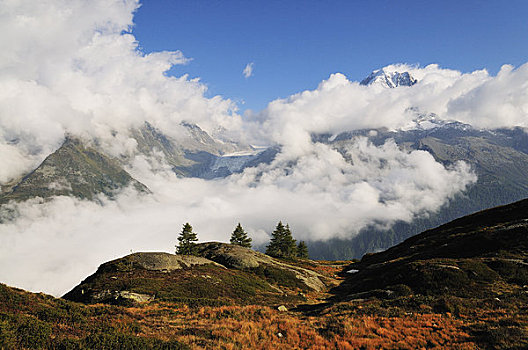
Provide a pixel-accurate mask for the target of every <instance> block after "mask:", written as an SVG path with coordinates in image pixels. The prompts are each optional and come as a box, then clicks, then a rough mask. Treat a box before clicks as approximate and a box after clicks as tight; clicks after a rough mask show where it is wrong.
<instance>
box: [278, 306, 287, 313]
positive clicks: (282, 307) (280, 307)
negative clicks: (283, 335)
mask: <svg viewBox="0 0 528 350" xmlns="http://www.w3.org/2000/svg"><path fill="white" fill-rule="evenodd" d="M277 310H279V311H280V312H287V311H288V309H287V308H286V306H284V305H281V306H279V307H278V308H277Z"/></svg>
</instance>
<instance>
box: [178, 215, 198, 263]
mask: <svg viewBox="0 0 528 350" xmlns="http://www.w3.org/2000/svg"><path fill="white" fill-rule="evenodd" d="M178 241H179V243H178V245H177V246H176V254H183V255H195V254H196V243H195V242H197V241H198V237H197V236H196V233H195V232H193V228H192V226H191V225H190V224H189V223H188V222H187V223H185V225H183V229H182V232H181V233H180V236H179V237H178Z"/></svg>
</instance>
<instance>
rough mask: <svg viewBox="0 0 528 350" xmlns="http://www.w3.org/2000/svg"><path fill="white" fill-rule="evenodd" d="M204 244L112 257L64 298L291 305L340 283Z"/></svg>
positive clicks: (248, 252) (236, 250)
mask: <svg viewBox="0 0 528 350" xmlns="http://www.w3.org/2000/svg"><path fill="white" fill-rule="evenodd" d="M199 250H200V255H202V256H203V257H202V256H187V255H174V254H168V253H134V254H131V255H128V256H126V257H123V258H120V259H117V260H113V261H110V262H108V263H105V264H103V265H101V266H100V267H99V269H98V270H97V272H96V273H95V274H93V275H92V276H90V277H88V278H87V279H86V280H84V281H83V282H82V283H81V284H80V285H78V286H77V287H75V288H74V289H73V290H72V291H70V292H68V293H67V294H66V295H65V296H64V298H65V299H68V300H73V301H80V302H85V303H98V302H106V303H112V304H130V303H134V302H135V301H140V302H141V301H150V300H156V301H165V302H174V303H184V304H192V305H215V306H218V305H233V304H239V305H240V304H242V305H248V304H256V305H275V304H285V305H287V306H288V307H289V306H291V305H296V304H299V303H303V302H306V301H307V297H306V295H309V296H310V297H311V298H312V299H314V298H317V297H320V296H321V295H322V294H321V292H324V291H325V290H327V289H328V286H330V285H332V284H333V283H335V282H334V281H332V280H329V279H328V278H327V277H325V276H323V275H321V274H319V273H317V272H315V271H313V270H310V269H306V268H303V267H300V266H296V265H293V264H292V263H288V262H283V261H279V260H276V259H273V258H270V257H269V256H267V255H264V254H262V253H258V252H255V251H252V250H250V249H246V248H242V247H239V246H233V245H230V244H225V243H202V244H200V246H199ZM325 283H326V284H325Z"/></svg>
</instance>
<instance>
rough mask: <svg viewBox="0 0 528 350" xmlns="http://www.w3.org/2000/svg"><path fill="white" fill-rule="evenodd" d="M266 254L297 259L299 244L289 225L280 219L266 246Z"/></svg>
mask: <svg viewBox="0 0 528 350" xmlns="http://www.w3.org/2000/svg"><path fill="white" fill-rule="evenodd" d="M266 254H268V255H269V256H273V257H276V258H285V259H295V258H296V257H297V245H296V243H295V240H294V239H293V237H292V233H291V231H290V226H289V225H286V227H285V226H284V225H283V224H282V221H279V223H278V224H277V227H276V228H275V231H273V232H272V233H271V240H270V243H269V245H268V246H267V247H266Z"/></svg>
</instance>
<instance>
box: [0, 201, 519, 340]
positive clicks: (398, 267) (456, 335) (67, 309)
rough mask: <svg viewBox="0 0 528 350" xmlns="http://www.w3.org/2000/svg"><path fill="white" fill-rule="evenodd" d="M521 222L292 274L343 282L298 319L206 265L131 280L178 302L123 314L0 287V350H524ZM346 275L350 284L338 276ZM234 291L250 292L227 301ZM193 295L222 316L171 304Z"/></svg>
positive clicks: (508, 219) (503, 215)
mask: <svg viewBox="0 0 528 350" xmlns="http://www.w3.org/2000/svg"><path fill="white" fill-rule="evenodd" d="M526 219H528V200H526V201H521V202H518V203H514V204H512V205H509V206H505V207H500V208H495V209H492V210H489V211H485V212H481V213H477V214H474V215H472V216H468V217H464V218H461V219H459V220H455V221H453V222H451V223H449V224H446V225H444V226H441V227H439V228H437V229H435V230H430V231H427V232H424V233H422V234H420V235H417V236H415V237H412V238H410V239H408V240H407V241H405V242H403V243H402V244H400V245H398V246H396V247H394V248H392V249H389V250H388V251H386V252H382V253H378V254H374V255H367V256H365V257H364V258H363V259H362V260H361V261H360V262H358V263H355V264H353V265H349V264H350V262H349V263H347V262H341V263H335V262H317V261H301V262H298V263H297V264H298V265H299V266H303V267H305V268H310V269H312V270H315V271H318V272H322V273H324V274H325V275H326V277H327V278H328V279H334V280H335V281H336V282H338V281H339V280H338V278H336V277H335V275H336V274H339V273H340V272H341V271H342V273H341V276H342V277H341V278H345V281H344V282H343V283H342V284H341V285H340V287H338V288H334V289H333V290H332V293H333V294H334V296H333V297H332V298H330V299H328V300H326V302H320V303H319V304H311V305H303V304H304V301H302V300H300V299H297V300H292V301H291V303H290V304H288V306H292V307H293V306H296V307H295V308H291V309H290V311H288V312H279V311H278V310H277V308H276V307H277V306H278V305H279V304H282V303H283V302H284V301H285V300H286V299H285V298H284V295H282V298H281V297H279V296H280V295H278V294H277V295H275V297H274V296H273V292H272V291H269V293H270V294H268V296H269V298H267V297H266V292H267V291H266V287H264V286H266V284H264V283H265V282H269V281H267V280H266V278H265V276H262V277H258V275H257V276H255V274H254V272H250V271H249V272H248V271H240V270H236V271H234V270H229V269H223V268H220V269H221V270H222V272H220V270H218V269H216V268H215V267H214V266H213V265H211V266H209V265H202V266H199V267H198V268H196V267H195V268H190V269H187V270H179V272H178V273H177V274H178V275H179V276H176V275H175V276H170V274H167V273H162V272H156V273H159V274H160V276H159V279H155V281H153V280H152V276H153V275H151V274H149V276H148V279H147V280H146V281H145V280H142V279H143V278H146V277H147V276H143V275H142V272H141V271H135V274H136V279H137V280H139V281H142V282H141V283H139V284H138V285H136V286H135V288H138V289H137V290H136V291H142V292H147V291H148V289H150V288H153V287H156V288H161V289H164V288H165V289H167V290H168V289H172V290H173V291H174V293H176V294H177V296H176V297H175V298H172V297H169V298H159V299H157V300H155V301H153V302H150V303H144V304H137V305H133V306H128V307H123V306H113V305H101V304H95V305H84V304H78V303H75V302H70V301H66V300H63V299H55V298H52V297H49V296H46V295H42V294H31V293H27V292H24V291H20V290H16V289H13V288H9V287H6V286H4V285H0V348H1V347H4V348H21V347H28V348H32V347H33V348H71V349H79V348H100V349H104V348H149V347H150V348H178V347H179V346H182V345H181V344H184V345H187V346H190V347H191V348H225V349H232V348H253V349H296V348H311V349H328V348H340V349H358V348H372V349H374V348H388V349H394V348H438V349H440V348H457V349H474V348H476V347H477V346H478V347H479V348H489V349H524V348H526V346H527V345H528V307H527V305H528V289H527V287H526V278H527V274H526V272H527V264H528V258H527V256H526V254H527V247H528V246H527V241H528V231H527V225H528V223H527V221H526ZM124 266H125V267H126V264H125V265H124ZM343 266H346V268H345V269H344V270H343V269H342V267H343ZM132 267H133V266H132ZM352 268H354V269H358V270H359V272H357V273H355V274H349V273H346V271H348V270H350V269H352ZM130 272H131V271H129V270H127V269H126V268H124V270H123V271H116V270H114V271H112V270H111V269H110V270H108V273H110V274H112V275H111V276H109V277H112V276H114V275H115V274H116V273H123V275H122V276H121V277H119V276H115V277H117V278H116V279H112V278H107V279H104V280H101V281H102V282H104V281H106V282H105V283H107V282H108V281H119V283H123V282H125V283H126V281H127V279H126V275H127V274H128V273H130ZM143 272H144V271H143ZM175 273H176V272H175ZM161 274H163V276H165V277H163V276H162V275H161ZM222 274H224V275H222ZM207 275H209V276H210V277H211V278H217V279H218V280H222V282H223V283H224V285H223V286H222V288H218V289H217V288H216V286H215V285H214V283H213V284H211V283H209V282H205V281H209V280H210V278H207V277H203V276H207ZM235 275H236V277H233V276H235ZM250 276H251V278H255V277H257V278H261V282H262V283H263V284H262V286H261V285H260V284H259V283H260V282H258V283H257V282H256V280H253V281H252V282H247V279H249V278H250ZM231 278H234V279H231ZM236 281H243V283H248V285H246V286H244V287H242V289H241V291H240V292H239V293H237V288H240V286H237V283H238V282H236ZM116 283H117V282H116ZM142 283H146V284H142ZM186 283H191V284H190V285H189V284H186ZM252 285H253V286H254V288H255V294H251V293H249V294H245V295H244V293H245V292H244V290H245V289H244V288H246V289H247V288H250V287H251V286H252ZM129 287H130V286H129ZM145 288H147V289H145ZM193 288H198V289H194V290H193V291H194V293H198V295H200V293H211V294H208V295H206V297H207V298H212V297H214V298H216V300H222V298H225V297H227V299H224V300H229V301H230V305H206V304H201V303H196V302H190V301H189V300H186V299H178V298H181V297H183V298H185V297H187V296H189V295H191V294H189V295H181V294H179V293H188V292H189V290H190V289H193ZM282 288H283V289H284V290H287V292H286V294H291V295H294V294H295V293H296V292H298V289H296V288H295V287H291V286H290V287H287V286H286V287H285V286H282ZM159 291H160V290H158V292H159ZM222 293H226V294H222ZM191 296H193V295H191ZM194 296H196V295H194ZM254 297H255V298H256V299H255V300H254V301H252V300H253V299H252V298H254ZM276 297H278V298H276ZM259 298H260V299H259ZM123 344H124V345H123Z"/></svg>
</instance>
